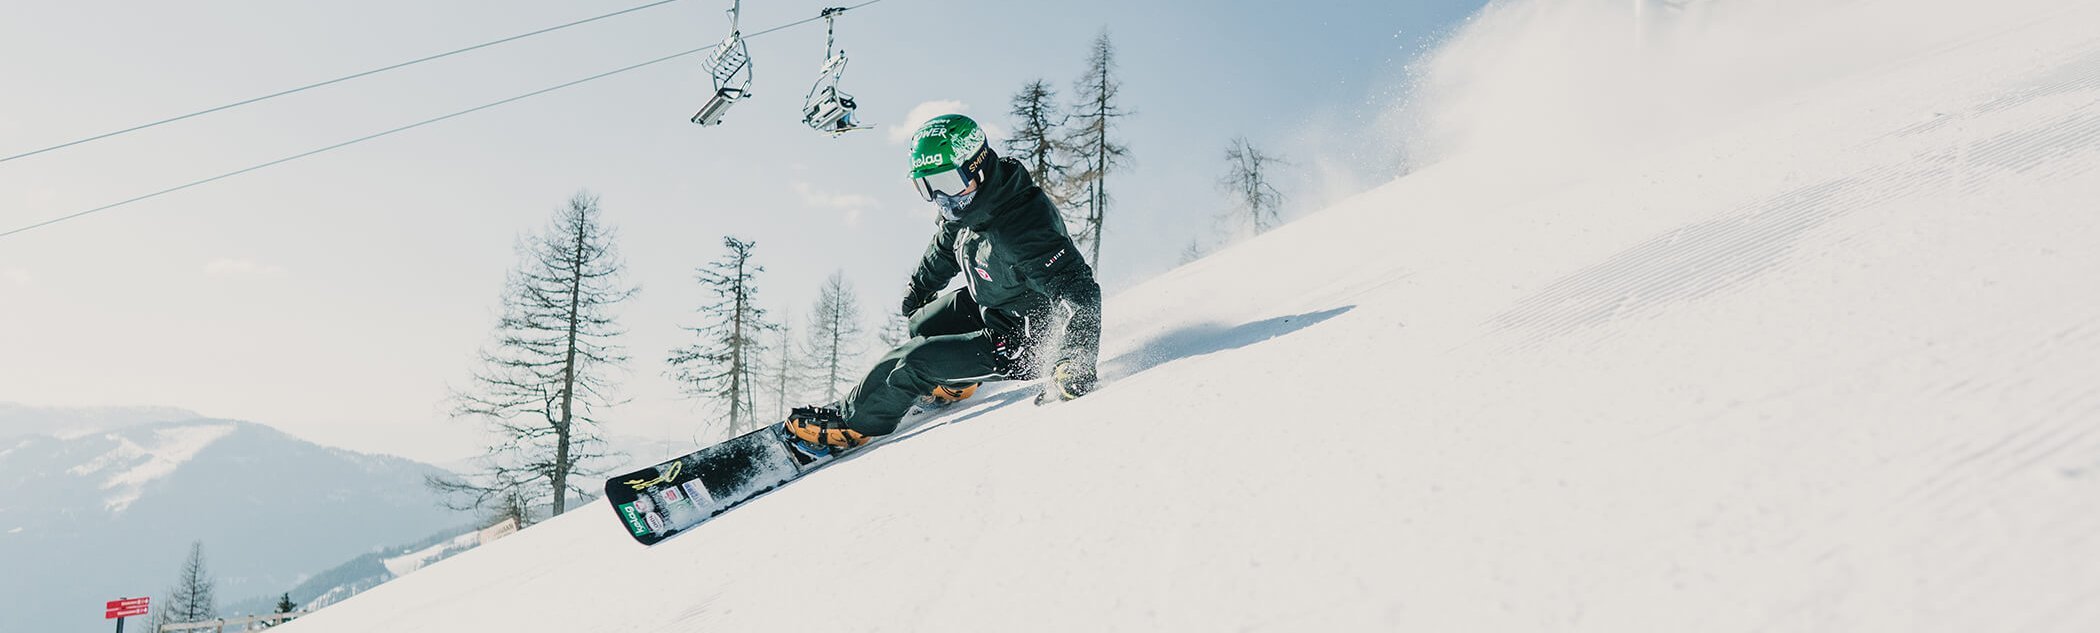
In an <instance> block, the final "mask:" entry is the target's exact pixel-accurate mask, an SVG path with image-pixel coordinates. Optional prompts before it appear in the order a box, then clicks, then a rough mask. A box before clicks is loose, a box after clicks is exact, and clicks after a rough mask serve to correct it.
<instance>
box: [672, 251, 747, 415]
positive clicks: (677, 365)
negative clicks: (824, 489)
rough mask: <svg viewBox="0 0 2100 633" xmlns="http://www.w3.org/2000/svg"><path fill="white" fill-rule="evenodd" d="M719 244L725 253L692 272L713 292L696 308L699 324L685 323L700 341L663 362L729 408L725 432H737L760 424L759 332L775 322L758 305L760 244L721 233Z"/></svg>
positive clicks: (698, 393) (690, 387) (696, 392)
mask: <svg viewBox="0 0 2100 633" xmlns="http://www.w3.org/2000/svg"><path fill="white" fill-rule="evenodd" d="M722 245H723V246H724V247H727V248H728V249H729V252H728V254H726V255H724V256H723V257H722V259H719V260H716V261H714V262H711V263H709V264H707V265H706V266H702V267H701V268H699V269H698V270H696V271H695V273H696V275H697V277H696V278H697V279H698V280H699V282H700V285H702V286H705V287H707V289H708V290H710V291H713V292H714V294H715V302H714V303H712V304H709V305H707V306H705V307H702V308H700V310H699V312H700V316H701V319H702V320H703V323H702V324H701V325H699V326H696V327H687V328H685V329H686V331H689V332H692V333H693V334H694V335H695V336H698V337H699V339H700V340H699V341H697V342H695V343H693V344H692V345H688V346H686V347H682V348H678V349H676V350H672V351H671V356H670V357H669V358H667V359H666V361H667V362H669V363H670V365H671V377H672V378H673V379H675V380H677V381H678V382H679V383H680V384H681V385H683V386H684V388H685V390H686V393H688V394H691V395H693V396H695V397H701V398H708V399H711V400H714V401H715V402H716V403H718V404H720V405H722V406H726V407H728V409H729V418H728V420H727V421H726V423H725V424H724V425H723V430H724V431H726V432H727V435H725V436H724V437H735V436H736V435H739V434H741V433H743V432H745V431H748V430H750V429H753V428H757V427H758V424H757V423H756V420H757V419H758V415H757V413H758V407H757V402H758V389H757V384H758V374H759V371H760V369H759V368H760V362H759V359H760V358H762V354H764V353H765V351H766V342H765V339H763V338H761V335H763V334H765V333H766V332H768V331H771V330H772V329H773V328H774V326H773V325H772V324H770V323H768V322H766V311H765V309H764V308H761V307H759V305H758V273H760V272H764V271H765V268H763V267H761V266H759V265H758V264H757V263H756V262H753V261H752V250H753V249H754V248H755V247H757V246H758V243H757V242H747V241H742V240H738V239H736V238H735V237H724V238H722Z"/></svg>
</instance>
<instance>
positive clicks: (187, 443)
mask: <svg viewBox="0 0 2100 633" xmlns="http://www.w3.org/2000/svg"><path fill="white" fill-rule="evenodd" d="M235 428H236V427H235V425H233V424H211V425H198V426H175V427H168V428H162V429H155V430H154V431H153V437H152V439H151V440H149V441H148V443H147V444H146V445H140V444H138V443H137V442H133V441H131V439H130V438H128V437H125V436H123V435H120V434H117V433H110V434H108V439H110V440H114V441H116V442H117V447H116V448H114V449H111V450H110V451H109V452H108V453H104V454H103V455H101V456H100V457H96V458H95V459H92V460H89V461H88V462H86V463H84V464H81V465H79V466H75V467H73V468H72V469H69V470H67V471H66V472H67V473H68V474H72V475H76V476H83V477H84V476H90V475H99V476H102V477H103V480H102V486H101V487H102V489H103V490H106V491H109V494H110V496H109V497H107V498H105V499H104V501H103V507H105V508H107V509H108V510H109V511H110V512H122V511H124V509H125V508H128V507H131V504H132V503H133V502H136V501H138V500H139V497H140V496H141V495H143V494H145V490H146V484H149V483H152V482H153V481H154V480H156V479H160V478H162V477H166V476H168V475H170V474H172V473H174V472H175V469H177V468H180V467H182V465H183V464H184V463H186V462H188V461H190V458H192V457H196V456H197V453H198V452H199V451H202V450H204V448H205V447H207V446H211V444H212V442H216V441H219V439H220V438H223V437H226V435H227V434H228V433H232V432H233V431H234V429H235ZM112 470H114V471H115V472H114V473H111V472H110V471H112Z"/></svg>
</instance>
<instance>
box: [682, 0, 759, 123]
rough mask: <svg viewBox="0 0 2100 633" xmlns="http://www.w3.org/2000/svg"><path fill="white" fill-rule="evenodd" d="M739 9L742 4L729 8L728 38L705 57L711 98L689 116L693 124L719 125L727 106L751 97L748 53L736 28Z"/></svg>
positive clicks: (749, 50) (748, 50) (738, 2)
mask: <svg viewBox="0 0 2100 633" xmlns="http://www.w3.org/2000/svg"><path fill="white" fill-rule="evenodd" d="M742 8H743V0H737V2H736V4H734V5H732V6H731V7H730V9H729V37H727V38H723V40H722V43H721V44H718V45H716V46H715V50H714V52H712V53H709V54H708V55H707V62H706V65H707V74H708V77H709V78H711V79H713V80H714V84H715V94H714V96H713V97H710V98H708V100H707V104H706V105H702V106H700V111H699V112H697V113H694V114H693V122H694V123H698V124H700V125H716V124H719V123H721V122H722V115H723V114H725V113H727V112H728V111H729V106H733V105H736V102H738V101H742V100H744V99H745V98H747V97H750V96H751V49H750V48H748V47H746V46H745V45H744V35H743V33H742V32H740V31H739V30H738V28H737V14H738V13H739V12H740V10H741V9H742Z"/></svg>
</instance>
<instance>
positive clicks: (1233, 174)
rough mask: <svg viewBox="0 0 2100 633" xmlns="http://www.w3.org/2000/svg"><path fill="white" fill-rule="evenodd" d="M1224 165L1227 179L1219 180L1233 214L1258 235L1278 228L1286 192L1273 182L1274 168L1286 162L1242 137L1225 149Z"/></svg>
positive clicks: (1219, 185) (1233, 140) (1234, 140)
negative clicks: (1230, 197)
mask: <svg viewBox="0 0 2100 633" xmlns="http://www.w3.org/2000/svg"><path fill="white" fill-rule="evenodd" d="M1225 164H1226V172H1225V176H1224V177H1222V178H1219V179H1218V187H1219V188H1221V189H1223V190H1225V192H1226V193H1227V194H1230V195H1231V196H1232V209H1233V214H1232V215H1234V216H1236V217H1239V218H1242V219H1244V220H1245V221H1246V223H1247V225H1248V226H1249V227H1252V228H1253V230H1254V232H1255V233H1261V232H1263V231H1267V230H1269V229H1271V228H1275V226H1276V225H1277V223H1279V222H1281V219H1280V218H1281V212H1280V209H1281V208H1282V207H1283V192H1281V191H1277V190H1276V187H1275V185H1272V184H1270V182H1271V179H1272V178H1273V177H1274V176H1275V174H1274V172H1273V170H1274V168H1275V167H1276V166H1277V165H1281V164H1283V160H1282V159H1281V158H1279V157H1276V156H1273V155H1270V154H1268V153H1265V152H1263V151H1261V148H1259V147H1255V146H1254V144H1253V143H1251V142H1249V141H1248V140H1247V137H1244V136H1241V137H1237V138H1234V139H1232V143H1231V144H1230V145H1228V146H1226V148H1225Z"/></svg>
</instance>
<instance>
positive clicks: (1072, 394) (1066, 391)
mask: <svg viewBox="0 0 2100 633" xmlns="http://www.w3.org/2000/svg"><path fill="white" fill-rule="evenodd" d="M1050 380H1051V382H1053V383H1055V384H1056V385H1057V390H1058V399H1059V400H1071V399H1074V398H1078V397H1080V396H1084V395H1086V394H1087V393H1088V392H1091V391H1093V390H1094V384H1095V382H1096V381H1097V380H1098V379H1097V378H1096V377H1095V375H1094V364H1093V363H1088V362H1083V361H1078V360H1061V361H1057V366H1056V367H1055V368H1053V369H1051V370H1050Z"/></svg>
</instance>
